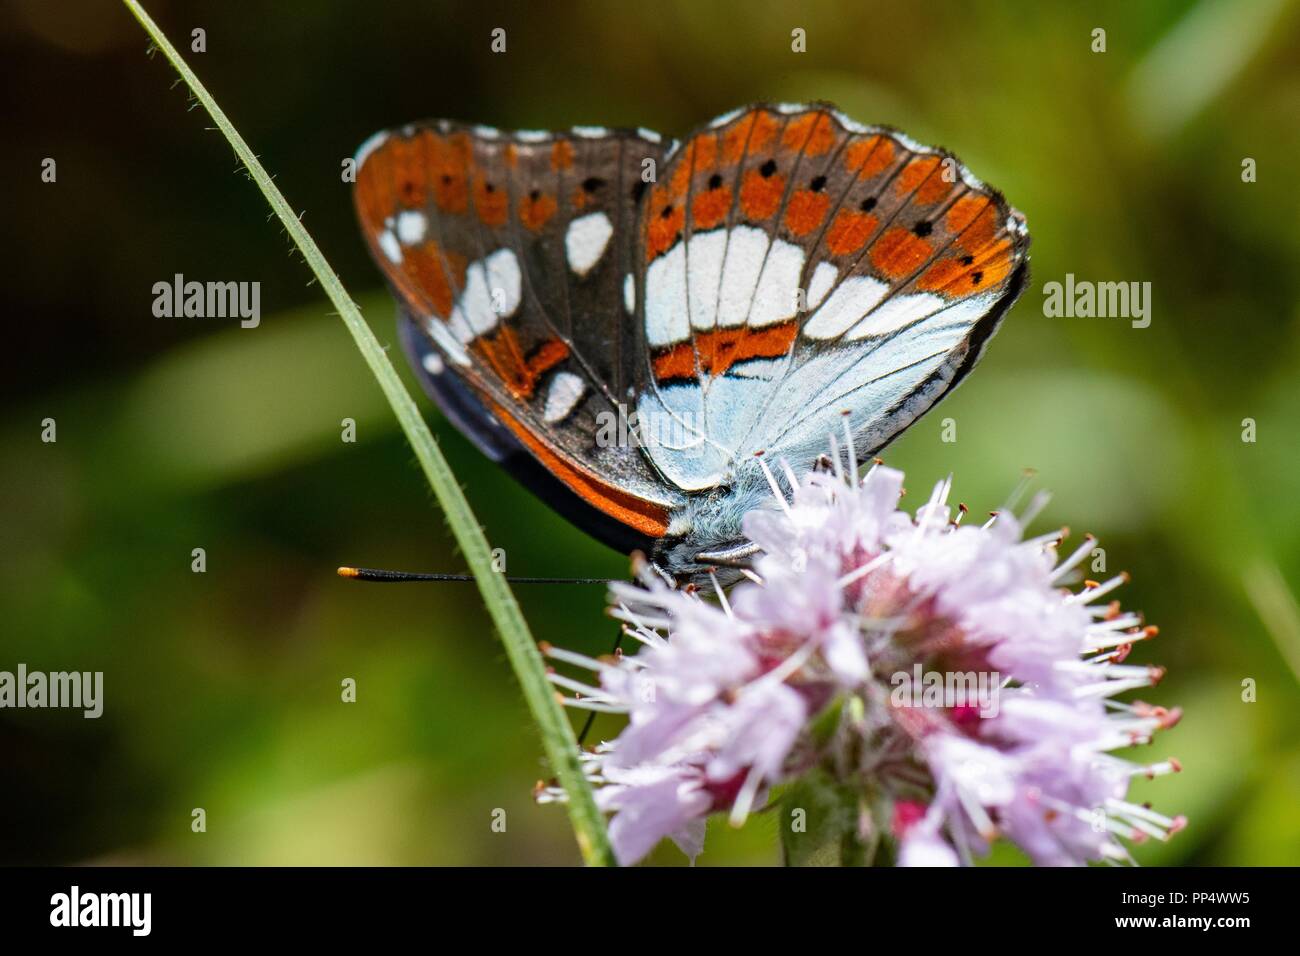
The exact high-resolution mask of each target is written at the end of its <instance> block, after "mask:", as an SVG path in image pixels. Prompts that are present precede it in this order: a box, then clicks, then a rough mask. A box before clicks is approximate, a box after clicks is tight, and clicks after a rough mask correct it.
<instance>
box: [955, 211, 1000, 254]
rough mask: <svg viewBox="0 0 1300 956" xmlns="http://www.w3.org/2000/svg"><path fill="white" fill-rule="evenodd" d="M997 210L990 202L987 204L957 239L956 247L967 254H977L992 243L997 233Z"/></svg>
mask: <svg viewBox="0 0 1300 956" xmlns="http://www.w3.org/2000/svg"><path fill="white" fill-rule="evenodd" d="M998 225H999V223H998V209H997V206H995V205H994V204H993V203H992V202H987V203H986V204H985V206H984V208H982V209H981V210H980V211H979V214H978V215H976V216H975V217H974V218H973V219H972V220H970V222H969V224H968V225H967V226H966V230H965V232H963V233H962V234H961V235H960V236H958V237H957V245H959V246H961V247H962V248H963V249H965V250H966V251H967V252H970V253H978V252H979V251H980V250H981V249H983V248H984V247H985V246H987V245H989V243H991V242H993V238H994V236H996V235H997V231H998Z"/></svg>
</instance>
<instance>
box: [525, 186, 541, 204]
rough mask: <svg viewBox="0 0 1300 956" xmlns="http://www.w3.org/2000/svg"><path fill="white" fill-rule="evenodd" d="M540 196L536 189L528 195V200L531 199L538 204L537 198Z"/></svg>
mask: <svg viewBox="0 0 1300 956" xmlns="http://www.w3.org/2000/svg"><path fill="white" fill-rule="evenodd" d="M540 195H541V193H540V192H538V191H537V190H536V189H534V190H533V191H532V192H530V193H529V194H528V198H529V199H531V200H532V201H533V202H537V197H538V196H540Z"/></svg>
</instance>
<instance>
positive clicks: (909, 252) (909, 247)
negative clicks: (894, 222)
mask: <svg viewBox="0 0 1300 956" xmlns="http://www.w3.org/2000/svg"><path fill="white" fill-rule="evenodd" d="M933 252H934V248H933V247H932V246H931V245H930V243H928V242H926V241H925V240H924V239H922V238H921V237H920V236H918V235H916V234H915V233H913V232H912V231H911V230H909V229H904V228H902V227H901V226H895V227H894V228H892V229H890V230H888V231H886V232H885V234H884V235H883V236H881V237H880V238H879V239H877V240H876V241H875V242H874V243H872V246H871V253H870V255H871V264H872V265H873V266H875V267H876V268H877V269H879V270H880V271H881V272H882V273H883V274H884V275H886V276H888V277H889V278H891V279H901V278H902V277H903V276H906V275H908V274H910V273H912V272H914V271H916V270H917V269H918V268H920V267H921V265H922V264H923V263H924V262H925V260H926V259H928V258H930V255H931V254H932V253H933Z"/></svg>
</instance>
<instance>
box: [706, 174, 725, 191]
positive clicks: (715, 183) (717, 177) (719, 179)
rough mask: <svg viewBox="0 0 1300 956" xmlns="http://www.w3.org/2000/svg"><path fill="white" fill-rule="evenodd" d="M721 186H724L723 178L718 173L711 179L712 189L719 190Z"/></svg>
mask: <svg viewBox="0 0 1300 956" xmlns="http://www.w3.org/2000/svg"><path fill="white" fill-rule="evenodd" d="M721 185H722V177H721V176H720V175H719V174H718V173H714V174H713V175H712V176H710V177H709V188H710V189H717V188H718V187H719V186H721Z"/></svg>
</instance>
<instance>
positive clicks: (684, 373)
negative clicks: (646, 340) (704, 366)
mask: <svg viewBox="0 0 1300 956" xmlns="http://www.w3.org/2000/svg"><path fill="white" fill-rule="evenodd" d="M653 364H654V375H655V379H656V380H657V381H660V382H671V381H673V380H674V379H684V378H695V348H694V347H693V346H692V345H691V343H690V342H679V343H678V344H677V345H674V346H672V347H670V348H668V349H667V350H665V351H663V352H660V353H659V354H658V355H656V356H655V357H654V362H653Z"/></svg>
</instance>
